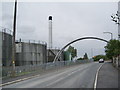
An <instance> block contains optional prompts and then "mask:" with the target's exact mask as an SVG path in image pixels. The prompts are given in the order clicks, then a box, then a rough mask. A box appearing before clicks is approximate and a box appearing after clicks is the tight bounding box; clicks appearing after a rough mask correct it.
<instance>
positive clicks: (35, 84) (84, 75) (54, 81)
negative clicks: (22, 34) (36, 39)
mask: <svg viewBox="0 0 120 90" xmlns="http://www.w3.org/2000/svg"><path fill="white" fill-rule="evenodd" d="M102 64H103V63H98V62H92V63H87V64H80V65H76V66H72V67H69V68H65V69H62V70H58V71H56V72H51V73H48V74H45V75H40V76H38V77H35V78H32V79H29V80H25V81H21V82H18V83H14V84H10V85H6V86H3V87H2V88H93V85H94V80H95V75H96V72H97V69H98V68H99V67H100V66H101V65H102Z"/></svg>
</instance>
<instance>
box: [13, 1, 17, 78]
mask: <svg viewBox="0 0 120 90" xmlns="http://www.w3.org/2000/svg"><path fill="white" fill-rule="evenodd" d="M16 14H17V0H15V7H14V18H13V19H14V20H13V37H12V67H13V69H12V70H13V71H12V76H13V77H14V76H15V53H16V47H15V36H16Z"/></svg>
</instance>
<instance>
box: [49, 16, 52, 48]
mask: <svg viewBox="0 0 120 90" xmlns="http://www.w3.org/2000/svg"><path fill="white" fill-rule="evenodd" d="M49 49H52V16H49Z"/></svg>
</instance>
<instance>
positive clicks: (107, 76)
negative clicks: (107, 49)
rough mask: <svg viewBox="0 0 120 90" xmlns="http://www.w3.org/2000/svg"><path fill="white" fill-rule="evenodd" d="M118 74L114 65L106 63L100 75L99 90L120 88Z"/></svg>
mask: <svg viewBox="0 0 120 90" xmlns="http://www.w3.org/2000/svg"><path fill="white" fill-rule="evenodd" d="M118 72H119V71H118V70H117V69H116V68H115V67H113V65H112V63H110V62H107V63H105V64H104V65H103V66H102V67H101V69H100V71H99V74H98V81H97V88H118V86H119V85H118V83H119V81H118V78H119V77H118V75H119V74H118ZM119 89H120V88H119Z"/></svg>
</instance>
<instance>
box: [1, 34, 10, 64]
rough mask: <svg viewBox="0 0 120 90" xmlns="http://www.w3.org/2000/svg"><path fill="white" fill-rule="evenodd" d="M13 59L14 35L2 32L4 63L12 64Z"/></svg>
mask: <svg viewBox="0 0 120 90" xmlns="http://www.w3.org/2000/svg"><path fill="white" fill-rule="evenodd" d="M11 61H12V35H10V34H8V33H6V32H2V65H3V66H10V65H11Z"/></svg>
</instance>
